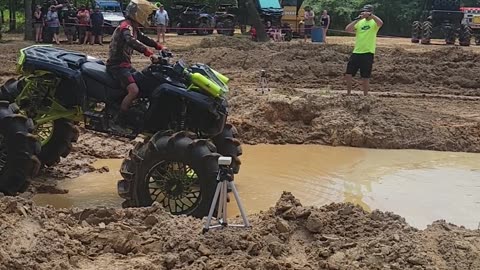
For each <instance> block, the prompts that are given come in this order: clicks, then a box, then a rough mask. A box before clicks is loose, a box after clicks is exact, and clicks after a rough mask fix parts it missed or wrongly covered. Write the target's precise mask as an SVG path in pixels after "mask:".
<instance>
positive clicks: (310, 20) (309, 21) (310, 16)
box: [303, 6, 315, 42]
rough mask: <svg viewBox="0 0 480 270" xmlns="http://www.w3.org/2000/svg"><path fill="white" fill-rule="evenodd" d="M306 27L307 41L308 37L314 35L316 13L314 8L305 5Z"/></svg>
mask: <svg viewBox="0 0 480 270" xmlns="http://www.w3.org/2000/svg"><path fill="white" fill-rule="evenodd" d="M303 22H304V27H305V28H304V29H305V42H306V41H307V38H310V36H311V35H312V28H313V25H314V22H315V13H314V12H313V10H312V8H311V7H309V6H306V7H305V15H304V20H303Z"/></svg>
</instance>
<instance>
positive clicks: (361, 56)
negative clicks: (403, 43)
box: [345, 5, 383, 96]
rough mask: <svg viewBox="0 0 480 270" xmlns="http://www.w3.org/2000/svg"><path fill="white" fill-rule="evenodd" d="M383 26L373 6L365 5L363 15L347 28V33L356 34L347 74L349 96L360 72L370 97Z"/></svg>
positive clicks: (366, 93) (365, 92)
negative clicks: (353, 82)
mask: <svg viewBox="0 0 480 270" xmlns="http://www.w3.org/2000/svg"><path fill="white" fill-rule="evenodd" d="M382 26H383V21H382V20H381V19H380V18H379V17H377V16H375V15H374V14H373V6H372V5H365V6H364V7H363V9H362V12H361V14H360V15H359V16H358V17H357V18H356V19H355V20H354V21H353V22H351V23H350V24H349V25H347V27H345V31H347V32H352V33H355V49H354V50H353V53H352V55H351V56H350V60H349V61H348V64H347V72H345V81H346V83H347V94H348V95H350V93H351V90H352V78H353V76H355V75H356V74H357V72H358V70H360V76H361V78H362V88H363V94H364V95H365V96H366V95H368V91H369V88H370V76H371V74H372V67H373V60H374V56H375V49H376V46H377V33H378V30H380V28H381V27H382Z"/></svg>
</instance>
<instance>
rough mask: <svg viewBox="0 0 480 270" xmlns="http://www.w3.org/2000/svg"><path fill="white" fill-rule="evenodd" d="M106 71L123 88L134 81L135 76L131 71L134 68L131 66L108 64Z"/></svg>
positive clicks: (133, 70)
mask: <svg viewBox="0 0 480 270" xmlns="http://www.w3.org/2000/svg"><path fill="white" fill-rule="evenodd" d="M108 72H109V73H110V74H111V75H112V76H113V78H114V79H115V80H118V81H119V82H120V86H121V87H122V88H123V89H126V88H127V86H129V85H130V84H132V83H135V78H134V77H133V73H134V72H135V69H133V68H132V67H121V66H109V67H108Z"/></svg>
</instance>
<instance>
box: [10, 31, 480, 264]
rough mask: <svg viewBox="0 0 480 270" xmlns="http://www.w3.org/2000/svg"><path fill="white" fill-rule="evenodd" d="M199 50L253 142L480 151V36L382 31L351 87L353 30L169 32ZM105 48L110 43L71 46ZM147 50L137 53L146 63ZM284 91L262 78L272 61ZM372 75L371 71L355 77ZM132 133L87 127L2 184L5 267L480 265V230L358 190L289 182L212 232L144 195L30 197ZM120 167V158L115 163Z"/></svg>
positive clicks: (13, 41) (119, 153) (187, 50)
mask: <svg viewBox="0 0 480 270" xmlns="http://www.w3.org/2000/svg"><path fill="white" fill-rule="evenodd" d="M6 38H7V39H10V41H8V42H6V43H2V44H0V48H1V49H2V56H3V64H2V65H1V66H0V83H2V82H4V81H5V80H7V79H8V78H10V77H15V76H17V74H15V61H16V58H17V54H18V50H19V49H20V48H22V47H25V46H28V45H30V44H29V43H27V42H24V41H21V40H19V38H18V37H16V36H9V35H7V36H6ZM168 42H169V43H168V44H167V45H168V46H169V47H170V49H171V50H172V51H173V52H174V53H175V54H176V57H177V58H183V59H185V60H187V61H188V62H203V63H206V64H209V65H211V66H212V67H213V68H215V69H216V70H218V71H220V72H222V73H224V74H226V75H227V76H228V77H230V78H231V79H232V81H231V84H230V85H231V93H230V95H229V103H230V121H231V122H233V123H234V124H235V125H236V126H237V128H238V130H239V134H240V136H241V140H242V141H243V142H244V143H251V144H255V143H276V144H277V143H278V144H284V143H295V144H304V143H314V144H326V145H334V146H336V145H344V146H356V147H371V148H412V149H429V150H441V151H467V152H480V139H479V137H478V134H480V114H479V113H478V112H479V111H480V102H479V101H480V100H479V99H480V82H479V81H478V74H480V65H478V62H479V61H478V60H480V54H479V52H480V49H479V48H476V47H471V48H459V47H446V46H431V47H419V45H411V44H409V43H408V42H407V41H406V40H404V39H380V40H379V48H378V53H377V55H376V58H375V68H374V72H373V78H372V92H371V95H370V96H368V97H363V96H361V95H360V94H359V92H356V93H355V95H352V96H345V95H344V94H345V85H344V83H343V80H342V75H343V72H344V69H345V64H346V61H347V60H348V57H349V54H350V52H351V49H352V39H351V38H332V39H330V40H329V44H328V45H316V44H304V43H301V42H291V43H284V44H275V43H268V44H256V43H251V42H250V41H248V40H247V39H245V38H238V37H234V38H207V39H202V38H198V37H189V36H186V37H170V39H169V41H168ZM65 47H66V48H70V49H72V50H78V51H84V52H86V53H88V54H90V55H92V56H96V57H100V58H102V59H105V58H106V56H107V49H108V46H103V47H100V46H78V45H74V46H65ZM146 64H147V60H145V59H144V58H143V57H141V56H138V55H137V56H136V57H135V60H134V65H135V66H136V67H137V68H141V67H143V66H145V65H146ZM262 69H263V70H265V71H266V73H267V75H268V81H269V86H270V88H271V91H269V92H266V93H263V94H262V93H261V92H259V91H256V89H257V88H258V79H259V76H260V71H261V70H262ZM355 87H356V89H359V85H358V84H356V85H355ZM132 144H133V143H132V142H129V141H127V140H122V139H117V138H110V137H107V136H104V135H100V134H95V133H92V132H87V131H85V130H82V135H81V137H80V140H79V142H78V143H77V144H76V145H75V147H74V151H73V153H72V154H71V155H70V156H69V157H67V158H66V159H63V160H62V161H61V163H60V164H59V165H58V166H56V167H53V168H48V169H45V170H44V171H43V172H42V175H41V176H40V177H39V178H38V179H37V181H36V182H35V183H34V185H33V186H32V188H31V189H30V190H29V192H28V193H26V194H22V195H21V196H20V197H16V198H7V197H2V198H0V237H1V238H2V239H3V241H2V243H1V244H0V262H1V263H0V269H432V270H433V269H480V245H479V243H480V231H478V230H477V231H472V230H467V229H465V228H463V227H458V226H455V225H452V224H447V223H446V222H444V221H438V222H435V223H433V224H432V225H431V226H429V227H428V228H427V229H426V230H417V229H415V228H412V227H410V226H409V225H408V224H407V223H406V222H405V220H404V219H403V218H402V217H400V216H397V215H395V214H392V213H382V212H378V211H374V212H371V213H368V212H365V211H364V210H362V209H361V208H359V207H357V206H353V205H350V204H331V205H326V206H323V207H321V208H310V207H304V206H302V205H301V203H300V202H299V201H298V200H296V199H295V198H294V197H293V195H292V194H289V193H285V194H284V195H283V196H282V198H280V199H279V201H278V203H277V205H276V206H275V207H273V208H272V209H269V210H267V211H265V212H262V213H260V214H257V215H252V216H250V219H251V222H252V225H253V227H252V228H251V229H249V230H241V229H238V230H231V229H228V230H223V231H215V232H213V231H212V232H210V233H208V234H206V235H202V234H201V227H202V221H200V220H196V219H193V218H189V217H172V216H170V215H169V214H167V213H165V212H164V211H163V210H162V209H161V208H160V207H159V206H158V205H154V206H153V207H151V208H145V209H124V210H122V209H104V208H96V209H84V210H81V209H63V210H55V209H53V208H45V207H38V206H36V205H34V204H33V203H32V201H30V200H29V199H28V198H29V197H30V196H31V194H32V193H37V192H64V191H61V190H56V189H55V181H56V179H62V178H66V177H70V178H72V177H76V176H78V175H80V174H83V173H86V172H91V171H94V170H95V168H94V167H93V166H92V165H91V164H92V163H93V162H94V161H95V159H97V158H122V157H124V155H125V154H126V152H127V151H128V149H130V147H131V146H132ZM102 170H108V168H102V169H100V171H102Z"/></svg>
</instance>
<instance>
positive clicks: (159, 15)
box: [155, 4, 169, 43]
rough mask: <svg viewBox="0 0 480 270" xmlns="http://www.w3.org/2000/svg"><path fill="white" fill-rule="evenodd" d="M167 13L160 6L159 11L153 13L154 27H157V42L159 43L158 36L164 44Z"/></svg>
mask: <svg viewBox="0 0 480 270" xmlns="http://www.w3.org/2000/svg"><path fill="white" fill-rule="evenodd" d="M168 21H169V18H168V13H167V11H166V10H165V8H164V7H163V5H162V4H160V7H159V9H158V10H157V11H156V12H155V25H156V26H157V42H160V36H162V41H163V43H165V32H166V28H167V25H168Z"/></svg>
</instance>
